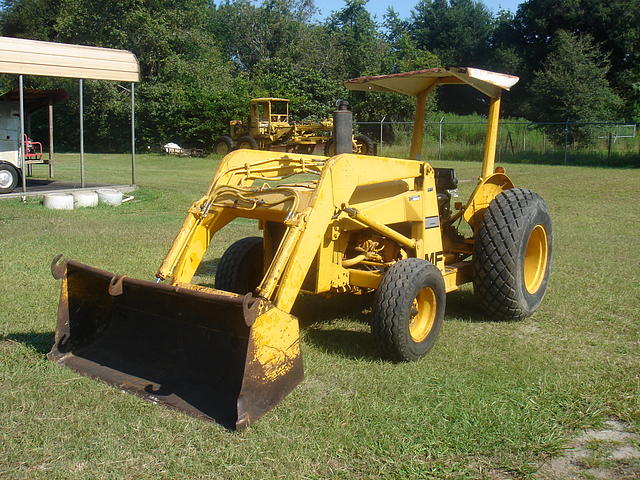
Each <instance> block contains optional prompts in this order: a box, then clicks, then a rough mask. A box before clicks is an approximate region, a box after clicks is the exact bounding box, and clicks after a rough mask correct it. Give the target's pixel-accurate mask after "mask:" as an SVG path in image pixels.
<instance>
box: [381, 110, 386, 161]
mask: <svg viewBox="0 0 640 480" xmlns="http://www.w3.org/2000/svg"><path fill="white" fill-rule="evenodd" d="M385 118H387V116H386V115H385V116H384V117H382V120H380V152H382V124H383V123H384V119H385Z"/></svg>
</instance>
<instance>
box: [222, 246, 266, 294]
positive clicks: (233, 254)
mask: <svg viewBox="0 0 640 480" xmlns="http://www.w3.org/2000/svg"><path fill="white" fill-rule="evenodd" d="M263 272H264V249H263V246H262V238H261V237H246V238H243V239H241V240H238V241H237V242H234V243H232V244H231V246H230V247H229V248H227V250H226V251H225V252H224V254H223V255H222V258H221V259H220V263H219V264H218V268H217V269H216V279H215V288H217V289H218V290H225V291H227V292H233V293H238V294H240V295H243V294H245V293H249V292H253V291H254V290H255V289H256V288H257V287H258V285H260V282H261V281H262V277H263V274H264V273H263Z"/></svg>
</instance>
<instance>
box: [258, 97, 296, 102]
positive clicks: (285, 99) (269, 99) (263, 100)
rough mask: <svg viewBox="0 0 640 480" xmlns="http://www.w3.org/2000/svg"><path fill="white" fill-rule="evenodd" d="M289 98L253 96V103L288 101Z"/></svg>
mask: <svg viewBox="0 0 640 480" xmlns="http://www.w3.org/2000/svg"><path fill="white" fill-rule="evenodd" d="M288 101H289V99H288V98H272V97H264V98H252V99H251V103H253V102H288Z"/></svg>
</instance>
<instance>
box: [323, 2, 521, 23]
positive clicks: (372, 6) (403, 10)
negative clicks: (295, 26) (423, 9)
mask: <svg viewBox="0 0 640 480" xmlns="http://www.w3.org/2000/svg"><path fill="white" fill-rule="evenodd" d="M522 1H523V0H483V3H484V4H485V5H487V6H488V7H489V9H491V10H493V11H494V12H497V11H498V10H500V9H501V8H502V9H504V10H511V11H512V12H515V11H516V9H517V8H518V4H520V3H522ZM416 3H418V0H410V1H406V0H396V1H395V2H394V1H393V0H369V3H368V4H367V8H368V9H369V11H370V12H371V13H372V14H374V15H376V17H377V18H378V20H381V19H382V16H383V15H384V12H386V11H387V7H390V6H393V8H395V9H396V11H397V12H398V13H399V14H400V17H402V18H407V17H408V16H409V14H410V12H411V10H412V9H413V7H414V6H415V4H416ZM316 6H317V7H318V8H319V9H320V17H321V18H324V17H326V16H327V15H328V14H329V13H331V12H332V11H335V10H340V9H341V8H343V7H344V0H316Z"/></svg>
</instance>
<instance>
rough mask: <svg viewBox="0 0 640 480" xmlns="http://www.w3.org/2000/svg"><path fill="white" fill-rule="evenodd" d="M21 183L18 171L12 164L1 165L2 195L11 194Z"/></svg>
mask: <svg viewBox="0 0 640 480" xmlns="http://www.w3.org/2000/svg"><path fill="white" fill-rule="evenodd" d="M19 181H20V173H19V172H18V169H17V168H16V167H14V166H13V165H11V164H10V163H0V193H11V192H12V191H13V190H14V189H15V188H16V186H17V185H18V182H19Z"/></svg>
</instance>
